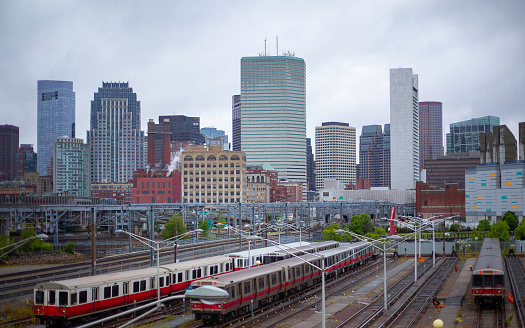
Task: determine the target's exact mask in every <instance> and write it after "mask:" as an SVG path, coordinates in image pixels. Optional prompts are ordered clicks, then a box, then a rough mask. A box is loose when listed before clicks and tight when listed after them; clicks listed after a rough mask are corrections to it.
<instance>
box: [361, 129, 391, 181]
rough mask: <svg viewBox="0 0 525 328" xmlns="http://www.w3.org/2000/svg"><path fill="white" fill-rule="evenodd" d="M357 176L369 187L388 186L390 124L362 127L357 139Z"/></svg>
mask: <svg viewBox="0 0 525 328" xmlns="http://www.w3.org/2000/svg"><path fill="white" fill-rule="evenodd" d="M359 162H360V163H359V176H360V177H362V178H363V179H365V180H368V181H369V182H370V186H371V187H389V186H390V124H385V132H384V133H383V132H382V130H381V125H366V126H363V129H362V131H361V136H360V137H359Z"/></svg>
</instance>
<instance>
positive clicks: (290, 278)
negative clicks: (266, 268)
mask: <svg viewBox="0 0 525 328" xmlns="http://www.w3.org/2000/svg"><path fill="white" fill-rule="evenodd" d="M292 270H293V269H290V270H288V281H290V280H292Z"/></svg>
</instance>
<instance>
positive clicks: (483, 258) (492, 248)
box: [473, 238, 503, 274]
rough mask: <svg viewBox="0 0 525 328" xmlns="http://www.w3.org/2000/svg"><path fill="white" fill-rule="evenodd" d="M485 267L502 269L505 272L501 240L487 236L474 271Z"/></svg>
mask: <svg viewBox="0 0 525 328" xmlns="http://www.w3.org/2000/svg"><path fill="white" fill-rule="evenodd" d="M483 269H493V270H500V271H502V272H503V258H502V255H501V248H500V245H499V240H498V239H496V238H485V241H483V246H482V247H481V251H480V252H479V256H478V259H477V260H476V265H474V270H473V273H474V274H475V273H476V271H479V270H483Z"/></svg>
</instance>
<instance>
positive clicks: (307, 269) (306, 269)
mask: <svg viewBox="0 0 525 328" xmlns="http://www.w3.org/2000/svg"><path fill="white" fill-rule="evenodd" d="M304 273H310V266H309V265H307V266H305V268H304Z"/></svg>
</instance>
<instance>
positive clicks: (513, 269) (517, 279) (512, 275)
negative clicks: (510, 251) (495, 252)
mask: <svg viewBox="0 0 525 328" xmlns="http://www.w3.org/2000/svg"><path fill="white" fill-rule="evenodd" d="M505 264H506V267H507V272H508V275H509V280H510V286H511V292H512V295H513V297H514V302H513V303H514V308H515V312H516V316H517V320H518V323H519V324H520V325H521V327H525V309H524V307H525V304H523V301H524V298H525V271H524V270H523V266H522V265H521V263H520V261H519V259H518V258H517V257H516V256H507V257H505Z"/></svg>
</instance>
